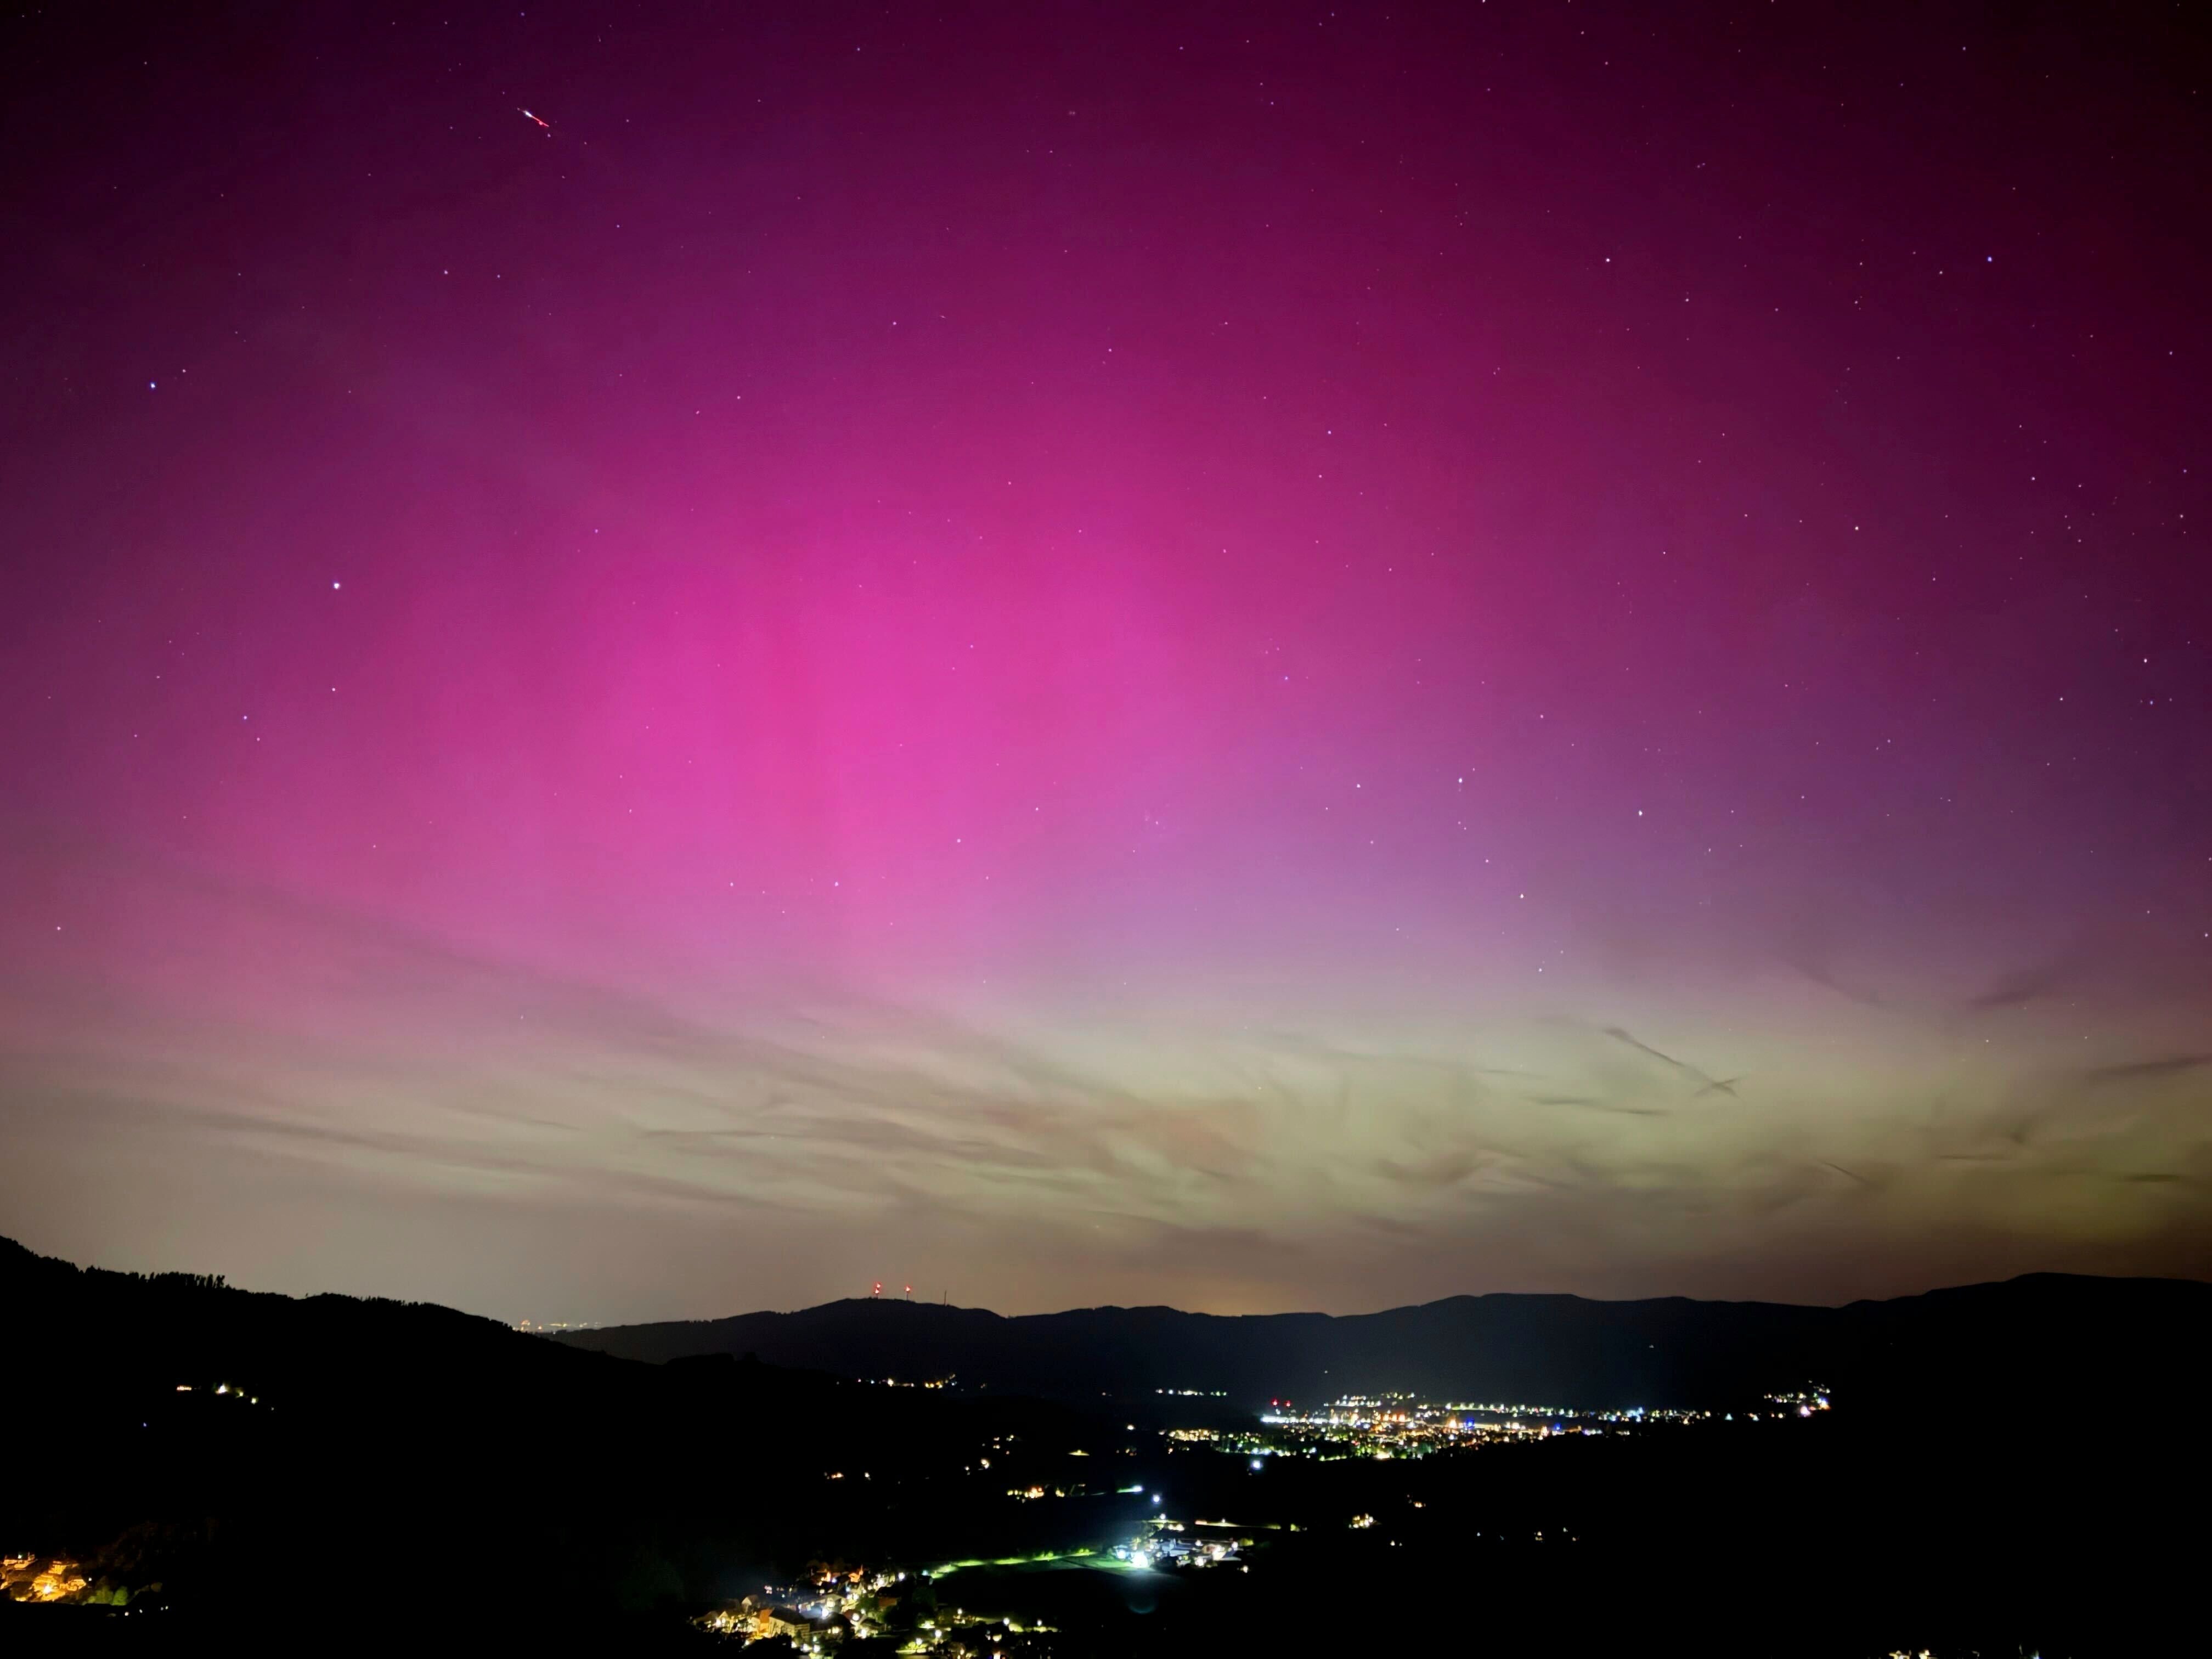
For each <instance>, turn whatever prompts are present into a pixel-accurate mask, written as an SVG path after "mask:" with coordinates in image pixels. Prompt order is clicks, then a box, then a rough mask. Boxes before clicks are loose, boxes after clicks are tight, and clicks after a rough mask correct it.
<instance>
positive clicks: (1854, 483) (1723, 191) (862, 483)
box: [0, 0, 2212, 1320]
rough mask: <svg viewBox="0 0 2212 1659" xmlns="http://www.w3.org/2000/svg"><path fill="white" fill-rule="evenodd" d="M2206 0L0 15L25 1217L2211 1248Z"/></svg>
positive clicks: (1615, 1290) (1553, 1257)
mask: <svg viewBox="0 0 2212 1659" xmlns="http://www.w3.org/2000/svg"><path fill="white" fill-rule="evenodd" d="M2189 11H2190V9H2189V8H2187V7H2184V6H2166V7H2161V8H2157V9H2148V8H2146V9H2140V10H2136V11H2129V10H2126V9H2120V10H2111V9H2102V8H2087V7H2058V6H2035V5H2021V6H1990V7H1987V8H1954V7H1945V6H1941V5H1937V6H1918V5H1916V6H1904V7H1898V8H1895V9H1889V10H1884V9H1880V8H1872V7H1866V6H1857V5H1850V6H1845V5H1838V6H1832V7H1808V6H1802V5H1768V4H1755V5H1727V6H1723V5H1683V6H1643V7H1624V6H1607V5H1591V4H1586V3H1574V4H1566V3H1545V4H1505V3H1492V4H1487V5H1484V4H1478V3H1473V0H1468V3H1462V4H1455V5H1449V6H1438V7H1435V8H1433V9H1423V8H1407V7H1402V6H1391V7H1387V8H1383V7H1375V8H1363V7H1342V8H1340V9H1338V10H1335V11H1331V10H1329V9H1328V8H1327V6H1326V5H1323V6H1322V7H1320V8H1318V9H1316V8H1304V9H1301V8H1297V7H1284V6H1261V7H1254V8H1250V9H1243V8H1238V7H1234V6H1216V5H1191V6H1186V7H1178V8H1162V9H1157V10H1150V9H1145V8H1142V7H1137V6H1130V5H1119V4H1097V5H1068V4H1050V5H1009V4H984V5H960V4H951V5H926V6H914V7H908V6H901V5H895V6H891V7H889V8H885V7H882V6H877V7H871V8H865V9H864V8H848V7H842V6H837V5H823V4H815V3H792V4H764V5H741V4H736V3H729V4H720V3H716V4H701V3H693V4H690V5H672V4H671V5H667V6H653V7H643V8H639V7H626V6H611V5H596V6H589V7H585V6H572V5H551V4H540V3H538V0H531V3H529V4H528V5H527V7H526V8H520V9H518V8H514V7H508V8H506V9H496V8H487V7H477V6H459V5H455V6H451V7H447V8H444V9H427V10H425V9H419V8H416V7H414V6H411V5H408V6H398V7H393V6H340V5H322V6H308V7H288V6H281V5H250V6H232V7H228V8H225V7H219V6H209V7H199V6H192V7H169V8H162V9H160V15H159V16H158V17H155V18H152V19H150V20H149V21H131V18H130V16H129V15H128V14H127V13H126V12H125V11H122V10H120V9H111V8H93V7H67V6H64V7H59V8H49V9H47V10H46V12H45V13H43V14H40V15H20V14H19V15H15V16H13V17H11V18H10V19H9V21H6V22H5V23H4V25H0V77H4V80H3V81H0V111H4V118H0V119H3V120H4V125H0V248H4V250H5V253H4V261H5V264H4V268H5V270H6V273H7V274H6V276H5V279H4V281H0V312H4V327H0V339H4V341H5V357H4V362H0V896H4V903H0V923H3V924H4V928H5V948H4V950H0V1135H4V1139H5V1147H6V1152H5V1156H4V1158H0V1232H4V1233H7V1234H9V1235H12V1236H14V1237H18V1238H21V1240H22V1241H23V1242H24V1243H27V1244H29V1245H31V1246H32V1247H33V1248H34V1249H41V1250H44V1251H46V1252H49V1253H52V1254H59V1255H68V1256H70V1257H73V1258H76V1259H78V1260H88V1261H99V1262H100V1263H103V1264H105V1265H109V1266H114V1267H138V1268H155V1267H178V1268H190V1269H193V1270H197V1271H204V1272H219V1273H228V1274H229V1275H230V1276H231V1278H232V1279H233V1281H234V1282H240V1283H244V1284H246V1285H252V1286H255V1287H259V1288H267V1289H278V1290H287V1291H309V1290H320V1289H337V1290H346V1291H356V1292H374V1293H380V1294H386V1295H394V1296H403V1297H428V1298H434V1299H437V1300H441V1301H447V1302H450V1303H453V1304H458V1305H460V1306H463V1307H466V1308H470V1309H471V1310H477V1311H482V1312H486V1313H492V1314H496V1315H500V1316H506V1317H511V1318H521V1317H532V1318H539V1319H561V1318H569V1319H597V1320H617V1319H625V1318H643V1317H654V1316H670V1315H678V1314H683V1315H699V1316H710V1315H718V1314H724V1313H730V1312H735V1311H738V1310H744V1309H749V1308H755V1307H796V1306H799V1305H803V1304H808V1303H811V1302H816V1301H820V1300H824V1299H827V1298H829V1297H834V1296H839V1295H848V1294H865V1293H866V1290H867V1287H868V1285H870V1284H871V1283H872V1281H875V1280H878V1279H881V1280H884V1281H886V1283H887V1285H889V1286H890V1290H891V1291H892V1292H893V1293H896V1292H897V1291H898V1289H899V1288H900V1287H901V1286H902V1285H905V1284H907V1283H911V1284H913V1285H914V1286H915V1294H916V1295H917V1297H925V1296H926V1297H929V1298H932V1299H934V1298H936V1297H939V1296H945V1295H949V1296H950V1297H951V1299H952V1300H954V1301H956V1302H965V1303H969V1304H984V1305H989V1306H994V1307H998V1308H1000V1309H1002V1310H1007V1311H1021V1310H1036V1309H1043V1308H1053V1307H1064V1306H1071V1305H1085V1304H1095V1303H1102V1302H1121V1303H1137V1302H1171V1303H1174V1304H1178V1305H1181V1306H1186V1307H1194V1308H1201V1309H1207V1310H1217V1311H1246V1310H1274V1309H1283V1308H1301V1307H1304V1308H1324V1309H1330V1310H1345V1311H1349V1310H1363V1309H1369V1308H1375V1307H1381V1306H1387V1305H1391V1304H1398V1303H1403V1302H1407V1301H1413V1300H1417V1299H1423V1298H1427V1297H1437V1296H1442V1295H1446V1294H1450V1293H1453V1292H1457V1291H1488V1290H1558V1291H1580V1292H1583V1293H1586V1294H1595V1295H1615V1296H1617V1295H1631V1294H1668V1293H1677V1292H1680V1293H1686V1294H1693V1295H1759V1296H1768V1297H1788V1298H1796V1299H1808V1300H1834V1299H1842V1298H1845V1297H1850V1296H1856V1295H1865V1294H1891V1293H1897V1292H1903V1291H1916V1290H1920V1289H1924V1288H1927V1287H1929V1286H1931V1285H1937V1284H1943V1283H1954V1282H1960V1281H1964V1280H1968V1279H1981V1278H1990V1277H1999V1276H2003V1275H2007V1274H2010V1273H2017V1272H2021V1271H2027V1270H2031V1269H2038V1268H2068V1269H2078V1270H2084V1271H2098V1272H2143V1273H2180V1274H2197V1275H2204V1274H2212V1197H2208V1188H2207V1182H2208V1181H2212V741H2208V739H2212V718H2208V716H2212V662H2208V657H2207V650H2206V647H2207V645H2208V643H2212V575H2208V574H2206V573H2205V572H2204V570H2203V564H2204V562H2205V561H2204V550H2205V549H2206V548H2207V546H2208V542H2207V538H2206V535H2205V527H2206V526H2208V525H2212V492H2208V490H2207V489H2206V487H2205V486H2206V483H2207V480H2208V477H2212V445H2208V442H2207V439H2208V428H2212V422H2208V416H2209V415H2212V394H2208V391H2207V378H2206V377H2207V372H2208V361H2207V359H2208V352H2212V330H2208V327H2207V317H2208V309H2212V308H2209V307H2208V304H2207V300H2206V294H2207V292H2208V289H2207V276H2206V258H2205V255H2206V252H2207V248H2206V240H2207V230H2206V212H2205V207H2206V203H2207V200H2208V199H2212V197H2209V196H2208V188H2207V186H2208V179H2207V176H2206V175H2207V161H2208V157H2212V143H2208V138H2212V134H2208V111H2207V97H2206V92H2205V90H2204V88H2208V87H2212V82H2209V81H2208V80H2207V78H2206V74H2207V68H2208V65H2207V63H2206V59H2205V58H2204V57H2203V54H2202V52H2200V51H2199V50H2198V48H2197V47H2196V46H2195V45H2194V44H2193V43H2192V42H2191V40H2189V38H2188V37H2187V35H2186V34H2185V22H2186V20H2187V18H2188V15H2189ZM525 111H529V112H532V115H531V116H526V114H525V113H524V112H525ZM533 116H534V118H533ZM540 121H542V122H544V123H545V124H547V125H539V122H540Z"/></svg>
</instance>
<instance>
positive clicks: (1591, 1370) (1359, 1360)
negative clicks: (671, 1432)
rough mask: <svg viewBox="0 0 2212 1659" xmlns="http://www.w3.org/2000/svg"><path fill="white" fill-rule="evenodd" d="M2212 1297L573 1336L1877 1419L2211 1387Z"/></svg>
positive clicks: (1052, 1372) (2204, 1292)
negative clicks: (1966, 1400) (1945, 1399)
mask: <svg viewBox="0 0 2212 1659" xmlns="http://www.w3.org/2000/svg"><path fill="white" fill-rule="evenodd" d="M2208 1331H2212V1285H2206V1284H2201V1283H2198V1282H2196V1281H2194V1280H2185V1279H2096V1278H2083V1277H2076V1276H2072V1275H2063V1274H2052V1273H2038V1274H2030V1275H2028V1276H2026V1277H2023V1278H2020V1279H2009V1280H2007V1281H2005V1282H2003V1283H2001V1284H1989V1285H1966V1286H1962V1287H1960V1288H1957V1289H1952V1290H1941V1291H1930V1292H1929V1293H1928V1294H1926V1295H1923V1296H1912V1297H1899V1298H1897V1299H1895V1300H1892V1301H1883V1302H1855V1303H1852V1304H1849V1305H1848V1306H1845V1307H1840V1308H1828V1307H1806V1306H1797V1305H1792V1304H1779V1303H1765V1302H1698V1301H1692V1300H1689V1299H1686V1298H1684V1297H1666V1298H1662V1299H1659V1300H1654V1301H1641V1302H1598V1301H1590V1300H1587V1299H1585V1298H1583V1297H1573V1296H1513V1295H1498V1296H1459V1297H1448V1298H1446V1299H1445V1300H1443V1301H1441V1302H1431V1303H1426V1304H1422V1305H1420V1306H1418V1307H1407V1308H1394V1309H1391V1310H1388V1311H1386V1312H1383V1313H1373V1314H1359V1315H1352V1316H1335V1317H1333V1316H1328V1315H1326V1314H1262V1315H1246V1316H1234V1317H1223V1316H1214V1315H1209V1314H1192V1313H1183V1312H1180V1311H1178V1310H1176V1309H1173V1308H1158V1307H1153V1308H1114V1307H1109V1308H1088V1309H1082V1310H1074V1311H1071V1312H1066V1313H1055V1314H1035V1315H1024V1316H1016V1317H1003V1316H1000V1315H998V1314H994V1313H991V1312H988V1311H987V1310H981V1309H976V1308H953V1307H944V1306H939V1305H933V1304H926V1303H909V1302H903V1301H885V1300H874V1299H848V1300H845V1301H840V1302H832V1303H828V1304H824V1305H823V1306H821V1307H817V1308H808V1309H805V1310H802V1311H799V1312H796V1313H751V1314H740V1315H738V1316H735V1317H732V1318H728V1319H716V1320H702V1321H684V1322H670V1323H661V1324H649V1325H624V1326H615V1327H611V1328H601V1329H597V1330H589V1331H578V1332H571V1333H568V1334H563V1335H562V1336H561V1337H560V1338H559V1339H558V1340H561V1341H562V1342H564V1343H566V1344H568V1345H569V1346H574V1347H579V1348H587V1349H592V1350H595V1351H598V1352H605V1353H609V1354H617V1355H620V1356H623V1357H624V1358H632V1359H641V1360H647V1361H654V1362H665V1361H667V1360H671V1359H677V1358H684V1357H687V1356H690V1355H695V1354H710V1353H720V1354H732V1355H740V1356H741V1355H745V1354H751V1355H754V1356H757V1358H760V1359H762V1360H763V1361H766V1362H769V1363H770V1364H777V1365H788V1366H800V1367H806V1368H809V1369H813V1370H826V1371H831V1372H835V1373H837V1374H839V1375H842V1376H850V1377H866V1378H878V1379H880V1378H898V1379H901V1380H905V1381H923V1380H931V1379H937V1378H944V1377H952V1378H955V1379H957V1383H958V1384H959V1385H960V1386H961V1387H963V1388H965V1389H978V1388H980V1389H991V1390H994V1391H1006V1392H1017V1393H1023V1394H1031V1395H1043V1396H1047V1397H1051V1398H1058V1399H1063V1400H1070V1401H1078V1400H1088V1401H1092V1402H1094V1403H1095V1402H1096V1401H1097V1400H1098V1399H1099V1398H1100V1396H1102V1395H1105V1396H1109V1397H1111V1398H1114V1399H1115V1400H1117V1401H1129V1402H1134V1401H1141V1400H1145V1399H1157V1398H1158V1397H1159V1396H1160V1395H1162V1394H1163V1392H1165V1391H1172V1392H1176V1393H1181V1392H1182V1391H1186V1390H1189V1391H1195V1392H1196V1393H1197V1394H1199V1395H1201V1396H1205V1395H1214V1394H1217V1393H1218V1395H1221V1396H1222V1397H1223V1401H1224V1403H1225V1405H1227V1406H1229V1407H1236V1408H1241V1409H1247V1410H1249V1409H1250V1408H1252V1407H1263V1406H1265V1405H1266V1404H1267V1402H1268V1401H1272V1400H1282V1399H1288V1400H1293V1401H1299V1402H1318V1401H1323V1400H1326V1399H1330V1398H1334V1397H1336V1396H1338V1395H1346V1394H1374V1393H1380V1392H1384V1391H1394V1390H1395V1391H1404V1392H1407V1393H1412V1394H1416V1395H1421V1396H1423V1397H1425V1398H1429V1399H1450V1400H1463V1401H1499V1402H1510V1403H1522V1404H1529V1405H1540V1406H1571V1407H1627V1406H1647V1407H1662V1406H1718V1405H1728V1404H1733V1403H1736V1402H1743V1401H1749V1400H1752V1399H1755V1398H1756V1397H1757V1396H1759V1395H1762V1394H1765V1393H1766V1392H1769V1391H1771V1390H1779V1389H1791V1388H1796V1387H1797V1386H1799V1385H1801V1384H1803V1383H1808V1382H1810V1383H1822V1384H1824V1385H1826V1386H1829V1387H1832V1388H1837V1389H1844V1390H1845V1391H1846V1392H1847V1393H1848V1394H1850V1395H1852V1396H1855V1397H1856V1399H1857V1401H1858V1402H1859V1403H1860V1404H1861V1405H1862V1406H1865V1407H1875V1406H1878V1405H1881V1404H1883V1403H1894V1404H1895V1405H1897V1406H1899V1407H1910V1406H1911V1405H1913V1404H1914V1403H1915V1402H1925V1401H1927V1400H1929V1398H1930V1397H1931V1396H1950V1397H1956V1396H1960V1395H1972V1396H1975V1397H1977V1398H1979V1399H1981V1400H1983V1401H2030V1400H2033V1401H2051V1400H2055V1399H2060V1398H2064V1399H2069V1400H2095V1401H2106V1402H2111V1401H2125V1400H2136V1399H2140V1398H2141V1397H2142V1396H2141V1390H2142V1389H2146V1388H2159V1387H2171V1386H2172V1382H2173V1380H2174V1379H2177V1378H2179V1377H2182V1376H2194V1375H2197V1374H2199V1370H2200V1368H2201V1366H2202V1364H2203V1360H2204V1358H2205V1357H2206V1355H2205V1347H2206V1334H2207V1333H2208Z"/></svg>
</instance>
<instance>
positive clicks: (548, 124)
mask: <svg viewBox="0 0 2212 1659" xmlns="http://www.w3.org/2000/svg"><path fill="white" fill-rule="evenodd" d="M517 113H518V114H521V115H525V116H528V117H529V118H530V119H532V120H533V121H537V122H538V125H539V126H541V127H544V129H545V131H547V132H548V133H550V132H551V131H553V124H552V123H551V122H550V121H541V120H538V117H537V116H535V115H532V114H531V112H529V111H528V110H519V111H517Z"/></svg>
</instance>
